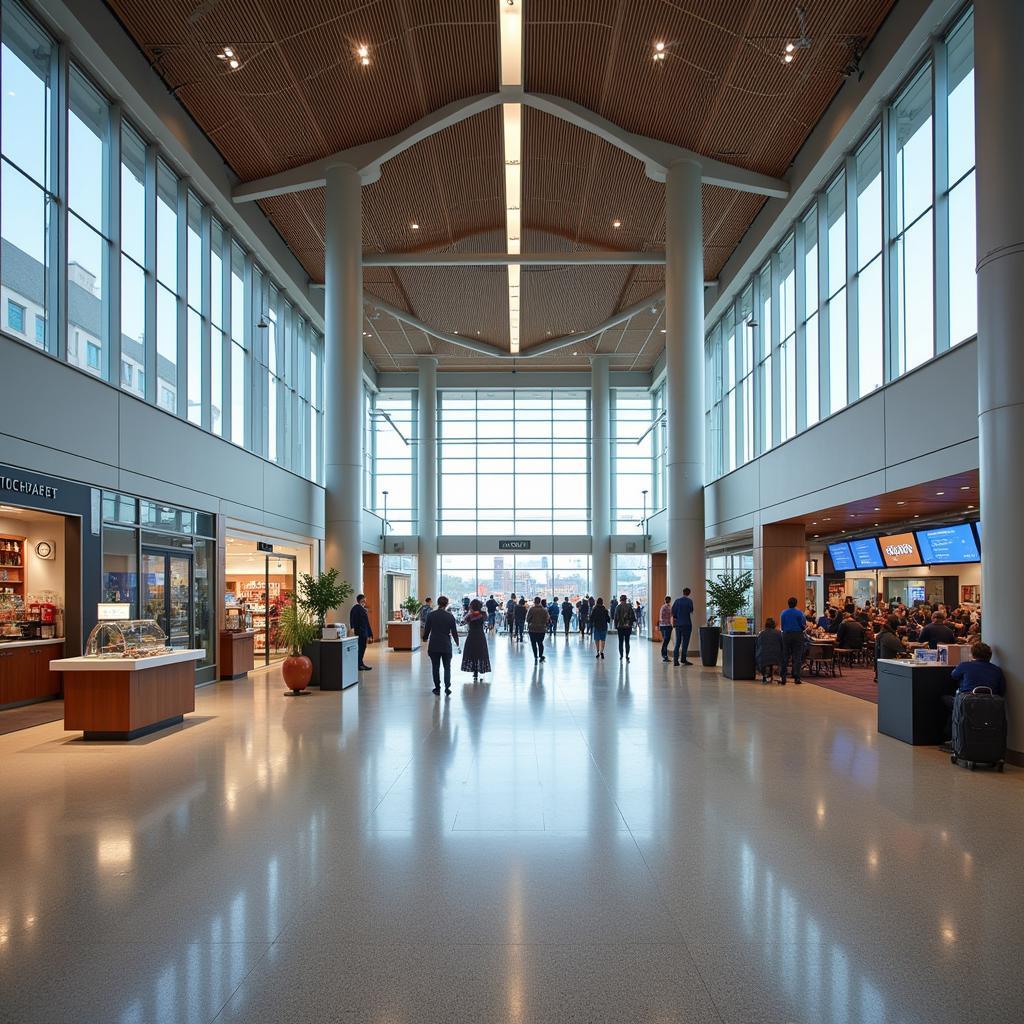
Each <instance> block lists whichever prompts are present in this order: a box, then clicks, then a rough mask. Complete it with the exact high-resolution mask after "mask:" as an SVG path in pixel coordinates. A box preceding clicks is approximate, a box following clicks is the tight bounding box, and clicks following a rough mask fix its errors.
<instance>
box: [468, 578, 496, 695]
mask: <svg viewBox="0 0 1024 1024" xmlns="http://www.w3.org/2000/svg"><path fill="white" fill-rule="evenodd" d="M465 623H466V644H465V650H464V651H463V654H462V671H463V672H472V673H473V682H474V683H476V682H478V681H479V679H480V676H483V675H486V674H487V673H488V672H490V671H491V656H490V652H489V651H488V650H487V634H486V633H485V632H484V626H485V625H486V623H487V615H486V613H485V612H484V607H483V605H482V604H481V603H480V599H479V598H474V599H473V600H472V601H471V602H470V604H469V612H468V613H467V614H466V618H465Z"/></svg>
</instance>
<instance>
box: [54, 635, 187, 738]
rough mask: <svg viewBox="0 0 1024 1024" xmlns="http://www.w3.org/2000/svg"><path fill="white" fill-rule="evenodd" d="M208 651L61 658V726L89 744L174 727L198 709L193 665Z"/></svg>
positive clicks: (56, 666)
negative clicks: (143, 655)
mask: <svg viewBox="0 0 1024 1024" xmlns="http://www.w3.org/2000/svg"><path fill="white" fill-rule="evenodd" d="M205 657H206V651H196V650H185V651H174V652H172V653H171V654H157V655H155V656H153V657H150V658H63V659H62V660H60V661H54V662H51V666H50V667H51V668H52V669H53V670H54V671H58V672H63V673H64V728H65V729H67V730H69V731H77V730H81V731H82V732H83V733H84V734H85V736H84V738H85V739H87V740H131V739H135V737H137V736H143V735H145V734H146V733H148V732H154V731H155V730H157V729H164V728H166V727H167V726H169V725H177V724H178V723H179V722H180V721H181V720H182V719H183V718H184V716H185V715H186V714H187V713H188V712H189V711H195V709H196V672H195V662H197V661H201V660H202V659H203V658H205Z"/></svg>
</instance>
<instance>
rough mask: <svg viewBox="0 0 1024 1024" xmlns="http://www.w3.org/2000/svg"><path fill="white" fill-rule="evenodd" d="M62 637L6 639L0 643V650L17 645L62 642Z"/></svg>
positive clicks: (40, 644)
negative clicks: (49, 638) (50, 638)
mask: <svg viewBox="0 0 1024 1024" xmlns="http://www.w3.org/2000/svg"><path fill="white" fill-rule="evenodd" d="M63 643H64V637H62V636H58V637H54V638H53V639H52V640H7V641H5V642H2V643H0V651H6V650H10V649H13V648H17V647H45V646H46V645H47V644H63Z"/></svg>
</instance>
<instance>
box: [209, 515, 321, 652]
mask: <svg viewBox="0 0 1024 1024" xmlns="http://www.w3.org/2000/svg"><path fill="white" fill-rule="evenodd" d="M256 529H259V528H258V527H253V530H256ZM225 533H226V536H225V555H224V629H225V631H231V632H235V631H243V632H244V631H249V630H251V631H252V633H253V650H254V659H255V664H256V667H259V666H261V665H269V664H271V662H274V661H280V660H281V659H282V658H285V657H287V655H288V650H287V648H286V647H285V646H284V644H283V643H282V641H281V638H280V633H279V630H278V622H279V620H280V616H281V611H282V609H283V608H284V607H285V606H286V605H287V604H288V603H289V602H290V601H291V595H292V594H293V593H294V592H295V589H296V587H297V585H298V579H299V577H300V576H301V575H302V574H303V573H308V572H312V567H313V552H314V550H315V545H316V541H314V540H312V539H311V538H305V537H285V536H281V535H271V534H267V533H262V532H261V533H254V532H251V531H250V530H248V529H245V528H244V527H239V528H236V527H233V526H232V527H229V528H227V530H226V531H225Z"/></svg>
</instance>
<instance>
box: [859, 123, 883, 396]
mask: <svg viewBox="0 0 1024 1024" xmlns="http://www.w3.org/2000/svg"><path fill="white" fill-rule="evenodd" d="M856 167H857V345H858V349H857V374H858V378H859V382H860V393H861V394H862V395H867V394H869V393H870V392H872V391H874V390H875V389H876V388H880V387H881V386H882V383H883V378H884V369H885V353H884V335H883V333H882V319H883V318H882V310H883V305H882V129H881V128H880V127H879V128H876V129H875V130H874V131H873V132H872V133H871V134H870V135H869V136H868V137H867V139H866V141H865V142H864V144H863V145H862V146H861V147H860V149H858V150H857V154H856Z"/></svg>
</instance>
